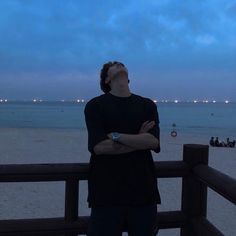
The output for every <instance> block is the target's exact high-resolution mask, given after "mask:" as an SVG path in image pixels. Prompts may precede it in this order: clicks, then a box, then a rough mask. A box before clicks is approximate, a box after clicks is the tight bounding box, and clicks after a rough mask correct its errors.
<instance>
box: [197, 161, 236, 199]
mask: <svg viewBox="0 0 236 236" xmlns="http://www.w3.org/2000/svg"><path fill="white" fill-rule="evenodd" d="M193 172H194V174H195V175H196V176H197V177H198V178H199V180H201V181H202V182H204V183H205V184H206V185H207V186H208V187H210V188H212V189H213V190H214V191H215V192H217V193H219V194H220V195H222V196H223V197H224V198H226V199H228V200H229V201H230V202H232V203H234V204H236V180H235V179H233V178H231V177H230V176H228V175H226V174H223V173H221V172H220V171H218V170H216V169H213V168H212V167H209V166H206V165H198V166H196V167H194V168H193Z"/></svg>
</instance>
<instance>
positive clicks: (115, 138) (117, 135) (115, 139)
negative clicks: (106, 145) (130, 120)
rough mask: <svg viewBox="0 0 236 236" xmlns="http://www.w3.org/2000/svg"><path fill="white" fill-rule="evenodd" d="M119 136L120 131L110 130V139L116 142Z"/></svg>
mask: <svg viewBox="0 0 236 236" xmlns="http://www.w3.org/2000/svg"><path fill="white" fill-rule="evenodd" d="M120 136H121V134H120V133H117V132H112V133H111V138H112V141H114V142H118V141H119V139H120Z"/></svg>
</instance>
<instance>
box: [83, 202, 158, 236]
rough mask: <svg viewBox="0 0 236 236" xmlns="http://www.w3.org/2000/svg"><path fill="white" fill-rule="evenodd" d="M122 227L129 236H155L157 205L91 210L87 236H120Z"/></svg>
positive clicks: (156, 230) (96, 208)
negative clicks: (125, 227) (125, 228)
mask: <svg viewBox="0 0 236 236" xmlns="http://www.w3.org/2000/svg"><path fill="white" fill-rule="evenodd" d="M123 225H126V226H127V231H128V234H129V236H154V235H157V233H158V227H157V205H150V206H124V207H120V206H118V207H115V206H114V207H95V208H92V209H91V217H90V222H89V227H88V234H87V236H121V235H122V229H123Z"/></svg>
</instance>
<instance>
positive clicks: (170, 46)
mask: <svg viewBox="0 0 236 236" xmlns="http://www.w3.org/2000/svg"><path fill="white" fill-rule="evenodd" d="M235 6H236V1H234V0H227V1H226V0H209V1H203V0H200V1H195V0H189V1H179V0H171V1H170V0H162V1H154V0H152V1H148V2H147V1H144V0H143V1H134V0H130V1H126V2H122V1H115V0H113V1H105V0H102V1H101V0H100V1H98V0H93V1H92V0H90V1H85V0H78V1H76V0H41V1H28V0H11V1H8V0H2V1H0V9H1V14H0V35H1V37H0V45H1V47H0V75H1V78H0V86H1V87H2V88H3V87H4V86H5V90H4V91H5V92H4V93H5V94H9V96H11V95H12V93H11V91H10V90H9V87H10V86H7V84H8V85H9V83H10V82H9V81H12V82H13V81H14V79H13V78H14V77H17V75H19V74H21V75H24V76H20V78H21V79H20V80H21V81H22V80H25V81H27V82H26V83H25V84H28V87H29V88H31V89H33V90H34V88H35V87H37V86H36V85H38V86H39V84H38V83H39V82H37V79H34V78H32V76H31V75H32V74H37V75H38V77H40V78H41V80H42V81H43V83H42V84H43V85H42V86H44V87H47V86H48V88H51V87H50V84H55V83H57V86H58V87H60V88H61V89H59V90H60V91H63V87H65V84H66V83H68V84H70V85H71V89H72V87H73V85H75V84H74V83H75V81H80V85H81V87H83V90H85V89H86V88H88V87H86V86H87V81H86V79H87V78H89V77H92V78H93V80H92V81H91V82H92V83H94V82H93V81H96V82H97V80H96V78H97V77H98V74H99V70H100V66H101V65H102V64H103V63H104V62H105V61H107V60H112V59H118V60H122V61H124V62H125V63H126V64H127V65H128V66H129V68H130V71H131V73H133V74H144V75H145V73H147V72H149V75H150V77H149V80H150V82H151V83H153V81H155V78H156V75H157V74H158V75H161V76H159V79H160V80H161V78H162V77H163V78H164V77H165V73H167V72H166V71H167V70H172V71H173V73H172V76H171V78H172V79H173V81H174V80H176V81H178V80H179V79H180V78H181V77H182V76H186V77H188V78H191V76H192V73H190V71H206V70H207V71H211V70H212V71H214V69H215V68H217V70H218V75H219V76H218V77H219V79H220V76H221V75H222V77H223V75H224V71H225V70H226V71H228V72H229V74H230V75H231V77H233V76H234V77H235V75H236V69H235V68H236V65H235V64H236V43H235V42H236V23H235V13H236V12H235V9H236V7H235ZM180 70H181V71H182V75H181V74H179V73H177V72H178V71H180ZM132 71H134V72H132ZM96 73H97V74H96ZM52 74H53V76H52ZM68 74H72V75H73V76H72V75H71V76H69V78H68V80H67V81H66V82H64V83H60V82H58V78H65V77H66V76H68ZM49 75H51V76H49ZM38 77H37V78H38ZM231 77H230V78H231ZM6 78H8V80H6ZM9 78H12V79H9ZM44 78H45V80H44ZM46 78H47V79H46ZM85 78H86V79H85ZM194 78H195V79H199V81H203V78H202V77H194ZM227 78H228V77H227ZM228 79H229V78H228ZM16 80H17V79H16ZM12 82H11V83H12ZM160 83H163V84H165V81H164V80H163V81H162V80H161V81H160ZM76 85H77V84H76ZM18 86H20V85H18ZM68 86H69V85H68ZM95 86H96V84H95V85H93V86H92V87H95ZM14 87H15V91H17V82H16V83H15V86H14ZM23 90H24V89H23V88H22V91H23ZM59 90H58V91H59ZM72 90H73V89H72ZM93 91H94V90H93ZM219 91H220V87H219ZM52 96H53V95H52ZM55 96H56V93H55ZM235 99H236V98H235Z"/></svg>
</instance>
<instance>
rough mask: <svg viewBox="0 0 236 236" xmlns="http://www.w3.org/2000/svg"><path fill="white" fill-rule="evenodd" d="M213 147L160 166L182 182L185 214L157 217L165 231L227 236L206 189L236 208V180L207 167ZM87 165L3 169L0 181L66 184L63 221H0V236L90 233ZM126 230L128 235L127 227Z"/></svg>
mask: <svg viewBox="0 0 236 236" xmlns="http://www.w3.org/2000/svg"><path fill="white" fill-rule="evenodd" d="M208 148H209V147H208V146H206V145H196V144H185V145H184V152H183V161H160V162H155V163H154V164H155V171H156V177H157V178H178V177H181V178H182V179H183V181H182V204H181V205H182V206H181V210H180V211H168V212H158V226H159V228H160V229H167V228H181V236H189V235H196V236H202V235H211V236H222V235H223V234H222V233H221V232H220V231H219V230H218V229H217V228H216V227H215V226H214V225H212V224H211V222H209V221H208V220H207V218H206V215H207V214H206V211H207V186H209V187H210V188H212V189H213V190H214V191H216V192H217V193H219V194H220V195H222V196H223V197H224V198H226V199H228V200H229V201H231V202H232V203H234V204H235V203H236V180H235V179H233V178H231V177H229V176H227V175H225V174H223V173H221V172H220V171H218V170H216V169H214V168H212V167H209V166H208ZM88 171H89V165H88V164H87V163H60V164H11V165H0V182H39V181H45V182H48V181H65V183H66V184H65V188H66V189H65V214H64V217H62V218H48V219H45V218H43V219H19V220H11V219H10V220H0V236H3V235H4V236H5V235H7V236H19V235H24V236H39V235H40V236H41V235H44V236H49V235H50V236H53V235H58V234H60V235H66V236H69V235H70V236H75V235H78V234H86V231H87V227H88V222H89V217H88V216H79V212H78V196H79V181H80V180H87V179H88ZM124 230H126V228H125V226H124Z"/></svg>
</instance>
